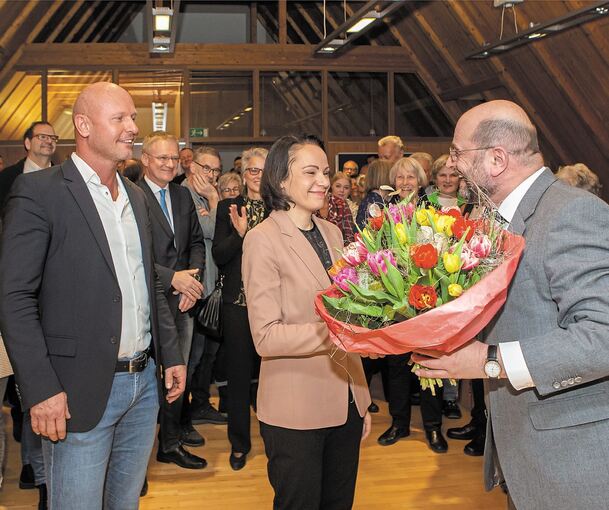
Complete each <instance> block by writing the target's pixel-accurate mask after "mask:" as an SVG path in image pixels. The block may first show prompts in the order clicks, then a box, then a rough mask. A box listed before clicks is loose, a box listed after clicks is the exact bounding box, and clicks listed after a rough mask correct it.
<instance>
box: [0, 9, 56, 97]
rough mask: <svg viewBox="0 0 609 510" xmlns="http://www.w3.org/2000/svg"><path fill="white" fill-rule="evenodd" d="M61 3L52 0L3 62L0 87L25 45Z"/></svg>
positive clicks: (17, 61)
mask: <svg viewBox="0 0 609 510" xmlns="http://www.w3.org/2000/svg"><path fill="white" fill-rule="evenodd" d="M61 5H62V2H53V3H52V4H51V5H50V6H49V8H48V9H47V11H46V12H45V13H44V15H43V16H42V17H41V18H40V19H39V20H38V23H36V26H34V28H33V29H32V30H31V31H30V32H29V34H28V36H27V38H26V40H25V43H24V44H22V45H21V46H19V48H18V49H17V50H16V51H15V52H14V53H13V54H12V56H11V58H10V59H9V60H8V61H7V62H5V63H4V65H3V66H2V69H1V70H0V89H2V87H3V86H4V83H5V82H6V80H7V78H8V77H10V75H11V74H12V73H13V72H14V71H13V68H14V67H15V65H16V64H17V63H20V62H21V58H22V56H23V54H24V52H25V46H26V45H27V44H30V43H31V42H32V41H33V40H35V39H36V37H37V36H38V34H39V33H40V31H41V30H42V29H43V28H44V27H45V26H46V24H47V23H48V21H49V20H50V19H51V17H52V16H53V14H55V12H57V9H59V7H60V6H61ZM39 62H40V61H39Z"/></svg>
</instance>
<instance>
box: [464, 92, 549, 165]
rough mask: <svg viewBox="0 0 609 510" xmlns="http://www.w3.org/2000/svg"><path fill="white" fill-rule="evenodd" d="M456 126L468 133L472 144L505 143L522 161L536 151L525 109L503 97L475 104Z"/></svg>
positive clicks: (537, 147) (535, 135) (502, 145)
mask: <svg viewBox="0 0 609 510" xmlns="http://www.w3.org/2000/svg"><path fill="white" fill-rule="evenodd" d="M457 130H459V131H465V133H462V134H469V136H467V139H469V140H470V141H471V142H472V143H473V144H474V146H476V147H497V146H501V147H505V149H506V150H507V151H509V153H510V154H512V155H514V156H516V157H517V158H519V159H521V161H522V163H523V164H526V162H527V161H528V160H529V159H530V158H531V157H532V156H538V155H539V142H538V140H537V130H536V129H535V126H534V125H533V123H532V122H531V119H529V116H528V115H527V114H526V112H525V111H524V110H523V109H522V108H521V107H520V106H518V105H517V104H516V103H512V102H511V101H505V100H497V101H489V102H488V103H483V104H481V105H478V106H475V107H474V108H472V109H471V110H469V111H467V112H466V113H464V114H463V116H462V117H461V118H460V119H459V122H457V126H456V128H455V136H456V135H457Z"/></svg>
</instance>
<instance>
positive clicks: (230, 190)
mask: <svg viewBox="0 0 609 510" xmlns="http://www.w3.org/2000/svg"><path fill="white" fill-rule="evenodd" d="M220 191H221V192H222V193H225V194H227V195H228V194H229V193H234V194H239V192H240V191H241V188H222V189H221V190H220Z"/></svg>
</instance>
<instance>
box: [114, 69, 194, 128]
mask: <svg viewBox="0 0 609 510" xmlns="http://www.w3.org/2000/svg"><path fill="white" fill-rule="evenodd" d="M118 83H119V85H120V86H121V87H123V88H125V89H126V90H127V91H128V92H129V94H131V97H132V98H133V102H134V103H135V107H136V108H137V119H136V123H137V127H138V128H139V130H140V134H139V135H138V138H144V137H145V136H147V135H149V134H150V133H152V132H153V131H167V132H169V133H171V134H172V135H175V136H177V137H178V138H179V137H180V136H182V135H181V134H180V111H181V109H180V107H181V101H182V72H181V71H175V70H168V71H163V70H151V71H126V72H120V73H119V75H118Z"/></svg>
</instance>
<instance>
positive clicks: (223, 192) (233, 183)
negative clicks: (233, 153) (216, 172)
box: [217, 172, 243, 200]
mask: <svg viewBox="0 0 609 510" xmlns="http://www.w3.org/2000/svg"><path fill="white" fill-rule="evenodd" d="M217 187H218V193H220V200H224V199H226V198H237V197H238V196H239V195H241V193H242V192H243V180H242V179H241V176H240V175H239V174H238V173H236V172H227V173H225V174H222V175H221V176H220V178H219V179H218V185H217Z"/></svg>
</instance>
